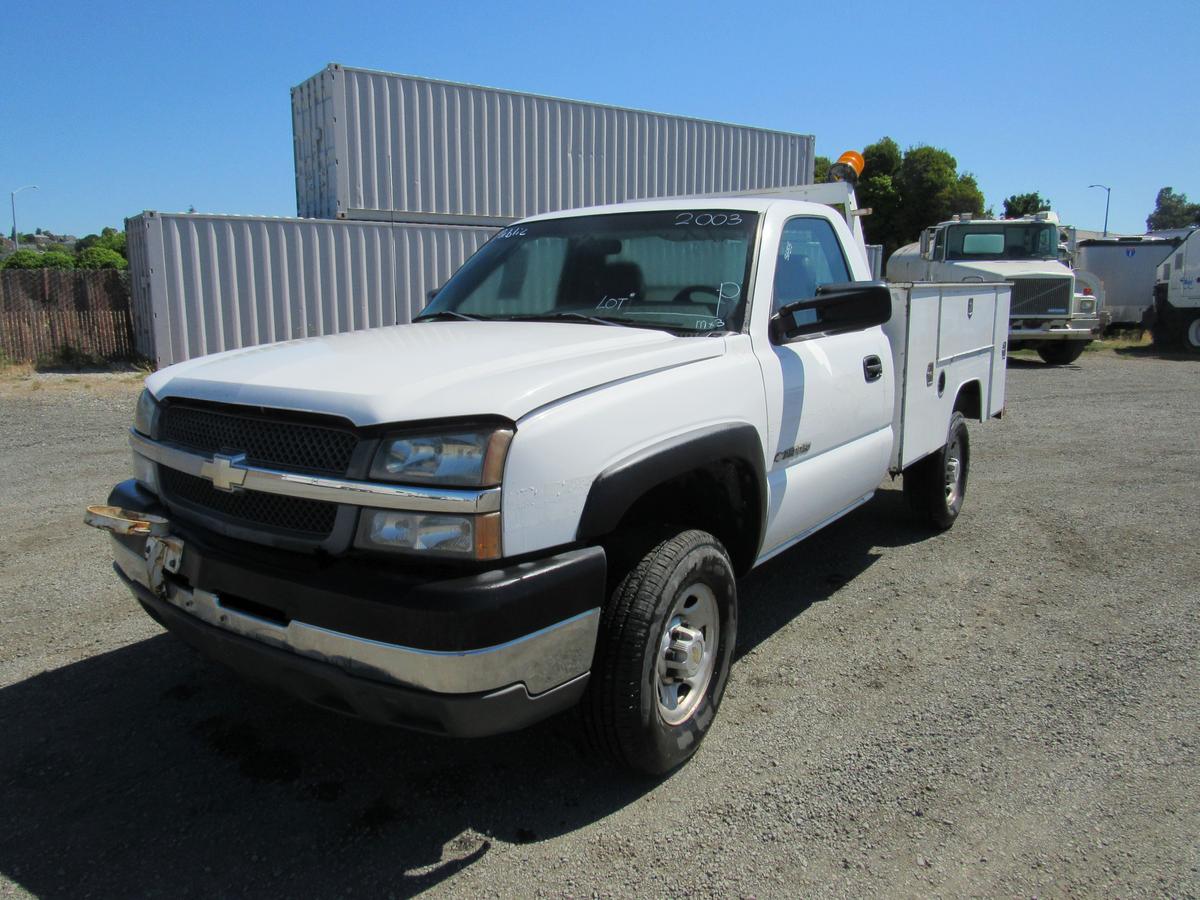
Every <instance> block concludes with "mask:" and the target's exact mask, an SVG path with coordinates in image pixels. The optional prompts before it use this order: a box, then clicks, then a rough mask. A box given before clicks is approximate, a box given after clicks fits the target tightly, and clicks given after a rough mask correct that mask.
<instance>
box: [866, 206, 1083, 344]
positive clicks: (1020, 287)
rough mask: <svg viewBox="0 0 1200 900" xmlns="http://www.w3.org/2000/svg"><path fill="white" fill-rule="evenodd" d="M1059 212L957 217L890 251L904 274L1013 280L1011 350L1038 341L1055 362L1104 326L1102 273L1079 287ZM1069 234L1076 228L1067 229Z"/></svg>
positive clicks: (908, 277)
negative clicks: (1014, 216)
mask: <svg viewBox="0 0 1200 900" xmlns="http://www.w3.org/2000/svg"><path fill="white" fill-rule="evenodd" d="M1060 230H1061V229H1060V225H1059V223H1058V217H1057V216H1056V215H1055V214H1054V213H1049V212H1047V213H1037V214H1036V215H1033V216H1025V217H1022V218H1018V219H983V218H972V217H971V216H970V215H969V214H964V215H960V216H955V217H953V218H952V219H951V220H950V221H947V222H939V223H938V224H937V225H933V226H931V227H930V228H927V229H925V231H924V232H922V234H921V239H920V241H919V242H918V243H914V244H908V245H907V246H904V247H901V248H900V249H899V250H897V251H896V252H895V253H893V254H892V256H891V257H890V258H889V259H888V262H887V277H888V280H889V281H897V282H913V281H916V282H920V281H932V282H952V281H963V282H978V281H1007V282H1008V283H1009V284H1011V285H1012V321H1011V323H1010V329H1009V336H1008V340H1009V350H1020V349H1024V348H1030V349H1034V350H1036V351H1037V352H1038V354H1039V355H1040V356H1041V357H1042V359H1043V360H1045V361H1046V362H1048V363H1051V364H1053V365H1065V364H1067V363H1071V362H1074V361H1075V360H1076V359H1078V358H1079V355H1080V354H1081V353H1082V352H1083V349H1084V347H1086V346H1087V345H1088V343H1090V342H1091V341H1092V340H1094V339H1095V338H1097V337H1099V336H1100V333H1101V331H1102V328H1103V323H1102V321H1101V314H1100V303H1101V298H1100V296H1099V294H1100V290H1099V284H1098V283H1097V280H1096V279H1092V278H1090V277H1088V276H1086V275H1085V276H1084V279H1085V280H1086V286H1083V285H1081V286H1080V287H1079V289H1078V290H1077V285H1076V274H1077V273H1075V272H1073V271H1072V268H1071V260H1070V249H1069V244H1070V243H1071V240H1070V237H1068V242H1067V243H1068V246H1066V247H1064V245H1063V242H1062V241H1061V240H1060ZM1067 232H1068V235H1069V234H1070V232H1071V229H1067Z"/></svg>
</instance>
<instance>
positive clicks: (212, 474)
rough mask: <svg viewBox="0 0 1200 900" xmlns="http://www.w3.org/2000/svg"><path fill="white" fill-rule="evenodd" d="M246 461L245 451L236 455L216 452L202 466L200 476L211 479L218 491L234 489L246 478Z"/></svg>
mask: <svg viewBox="0 0 1200 900" xmlns="http://www.w3.org/2000/svg"><path fill="white" fill-rule="evenodd" d="M245 462H246V454H245V453H238V454H237V455H235V456H226V455H224V454H221V453H216V454H213V458H212V459H211V460H210V461H209V462H206V463H204V464H203V465H201V466H200V477H201V478H207V479H208V480H209V481H211V482H212V483H213V487H215V488H216V489H217V490H218V491H234V490H236V489H238V488H240V487H241V486H242V483H243V482H244V481H245V480H246V470H245V469H243V468H242V465H243V464H244V463H245Z"/></svg>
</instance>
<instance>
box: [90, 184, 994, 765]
mask: <svg viewBox="0 0 1200 900" xmlns="http://www.w3.org/2000/svg"><path fill="white" fill-rule="evenodd" d="M814 198H815V199H817V200H820V201H822V202H812V201H813V199H814ZM855 212H856V210H855V203H854V194H853V190H852V188H851V186H850V185H849V184H847V183H845V182H843V183H838V184H826V185H817V186H812V187H808V188H799V189H796V190H794V191H788V192H785V194H783V195H780V196H746V195H740V196H728V197H724V198H717V197H706V198H703V199H696V198H691V199H686V198H684V199H679V198H676V199H669V200H655V201H646V202H635V203H624V204H620V205H615V206H606V207H596V208H592V209H581V210H574V211H569V212H561V213H554V214H550V215H541V216H536V217H533V218H529V219H525V220H523V221H520V222H517V223H515V224H513V225H511V226H509V227H507V228H505V229H504V230H502V231H500V232H499V233H498V234H497V235H496V236H495V237H494V238H493V239H492V240H491V241H490V242H489V243H488V244H486V245H485V246H484V247H483V248H482V249H481V250H479V252H477V253H476V254H475V255H474V256H473V257H472V258H471V259H470V260H469V261H468V262H467V263H466V264H465V265H464V266H463V267H462V268H461V269H460V270H459V271H458V272H457V273H456V274H455V275H454V276H453V277H452V278H451V279H450V280H449V281H448V282H447V283H446V284H445V285H444V286H443V288H442V289H441V290H440V291H439V292H438V293H437V294H436V296H435V297H434V299H433V300H432V301H431V303H430V304H429V306H428V307H427V308H426V310H425V311H424V312H423V313H422V314H421V315H420V316H419V317H418V318H417V321H415V322H414V323H413V324H410V325H399V326H394V327H388V328H377V329H372V330H367V331H359V332H354V333H348V334H340V335H337V336H332V337H320V338H310V339H306V340H298V341H291V342H288V343H282V344H276V345H272V346H261V347H254V348H251V349H245V350H235V351H230V352H227V353H222V354H217V355H214V356H209V357H204V358H200V359H195V360H190V361H188V362H184V363H180V364H178V365H175V366H171V367H170V368H167V369H164V370H162V371H160V372H156V373H155V374H153V375H151V376H150V377H149V378H148V379H147V380H146V389H145V391H144V392H143V394H142V395H141V398H140V399H139V401H138V404H137V410H136V415H135V417H134V423H133V428H132V430H131V432H130V443H131V445H132V449H133V469H134V478H133V479H131V480H129V481H126V482H123V483H122V484H119V485H117V486H116V487H115V488H114V489H113V491H112V493H111V495H110V496H109V498H108V504H107V505H106V506H98V507H92V508H90V509H89V510H88V513H87V521H88V523H89V524H92V525H95V526H97V527H99V528H102V529H104V530H106V531H108V532H110V533H111V536H112V548H113V551H114V554H115V557H116V561H115V568H116V571H117V573H118V574H119V575H120V577H121V578H122V580H123V581H124V582H125V583H126V584H127V585H128V587H129V588H130V589H131V590H132V592H133V594H134V596H135V597H136V598H137V599H138V601H139V602H140V603H141V604H142V605H143V606H144V607H145V609H146V611H147V612H148V613H149V614H150V615H151V616H153V617H154V618H155V619H156V620H157V621H159V622H160V623H161V624H162V625H164V626H165V627H166V628H168V629H169V630H171V631H173V632H175V633H176V634H178V635H179V636H180V637H181V638H183V639H184V640H185V641H187V642H188V643H190V644H192V645H193V646H195V647H197V648H198V649H200V650H201V651H202V652H204V653H205V654H207V655H209V656H211V657H212V658H214V659H216V660H220V661H221V662H223V663H226V664H228V665H230V666H232V667H233V668H234V669H236V670H238V671H240V672H242V673H243V674H244V675H246V676H247V677H249V678H252V679H257V680H260V681H264V682H267V683H270V684H274V685H276V686H278V687H281V688H283V689H285V690H287V691H289V692H291V693H292V694H294V695H297V696H299V697H301V698H304V699H306V700H309V701H311V702H313V703H316V704H319V705H321V706H323V707H326V708H328V709H332V710H336V711H339V712H342V713H348V714H352V715H357V716H361V717H364V718H367V719H371V720H375V721H379V722H384V723H391V724H398V725H403V726H407V727H411V728H417V729H422V730H426V731H430V732H435V733H440V734H448V735H484V734H491V733H496V732H501V731H507V730H512V729H516V728H520V727H522V726H525V725H528V724H530V723H532V722H534V721H537V720H539V719H542V718H544V717H546V716H548V715H551V714H553V713H556V712H558V711H560V710H564V709H567V708H569V707H575V706H579V707H580V710H581V716H582V719H583V722H584V725H585V728H586V730H587V731H588V733H589V734H590V736H591V738H592V739H593V741H594V743H595V744H596V745H597V746H598V747H599V748H600V749H602V750H603V751H605V752H606V753H607V754H609V755H611V757H613V758H614V759H615V760H616V761H618V762H620V763H622V764H625V765H627V766H630V767H632V768H634V769H638V770H642V771H648V772H663V771H667V770H669V769H671V768H672V767H674V766H676V765H678V764H680V763H682V762H683V761H684V760H686V759H687V758H689V757H690V756H691V755H692V753H694V752H695V750H696V748H697V746H698V745H699V743H700V741H701V739H702V738H703V737H704V735H705V733H706V732H707V730H708V729H709V727H710V726H711V724H712V722H713V717H714V714H715V713H716V711H717V708H718V706H719V704H720V702H721V697H722V693H723V691H724V689H725V684H726V680H727V678H728V677H729V672H730V663H731V660H732V658H733V650H734V645H735V642H736V633H737V621H738V613H737V603H738V599H737V586H736V585H737V583H736V579H737V577H738V576H739V575H741V574H743V573H745V572H747V571H749V570H750V569H752V568H753V567H755V566H757V565H759V564H761V563H763V562H765V561H766V560H769V559H771V558H772V557H774V556H775V555H777V554H779V553H781V552H782V551H784V550H786V549H788V548H789V547H791V546H792V545H794V544H795V543H796V542H798V541H800V540H802V539H803V538H805V537H806V536H808V535H810V534H812V533H813V532H814V531H816V530H817V529H819V528H821V527H823V526H825V525H828V524H829V523H830V522H833V521H834V520H836V519H838V518H839V517H841V516H843V515H845V514H846V513H848V512H850V511H851V510H853V509H856V508H857V507H859V506H861V505H863V504H864V503H866V502H867V501H868V500H869V499H870V498H871V496H872V494H873V493H874V492H875V490H876V489H877V488H878V487H879V485H880V482H881V481H882V480H883V479H885V478H887V477H888V476H889V474H890V475H891V476H892V477H896V476H899V475H903V479H904V482H903V484H904V491H905V493H906V494H907V495H908V497H909V500H910V501H911V504H912V506H913V508H914V510H915V511H916V512H917V513H918V514H919V516H920V517H921V519H922V520H923V521H924V522H926V523H927V524H928V525H929V526H931V527H933V528H936V529H944V528H948V527H950V525H951V524H953V522H954V521H955V519H956V518H957V517H958V515H959V511H960V509H961V507H962V504H963V499H964V496H965V493H966V488H967V475H968V471H969V467H970V463H971V453H970V442H969V438H968V431H967V424H966V423H967V421H968V420H973V421H976V422H986V421H987V420H989V419H990V418H992V417H998V416H999V415H1000V414H1001V411H1002V410H1003V408H1004V379H1005V338H1006V335H1007V323H1008V312H1009V308H1008V307H1009V286H1008V285H1007V284H1004V283H1000V284H985V283H973V284H961V283H960V284H951V285H937V284H921V285H893V286H891V287H889V286H887V285H885V284H883V283H881V282H877V281H871V280H870V273H869V269H868V262H867V256H866V253H865V250H864V243H863V238H862V228H861V225H860V222H859V219H858V218H857V216H856V215H855Z"/></svg>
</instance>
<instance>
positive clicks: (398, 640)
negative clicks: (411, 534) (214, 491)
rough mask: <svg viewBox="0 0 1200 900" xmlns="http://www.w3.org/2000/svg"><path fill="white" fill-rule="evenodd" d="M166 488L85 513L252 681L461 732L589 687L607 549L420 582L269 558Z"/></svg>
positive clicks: (497, 723)
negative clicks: (186, 515) (171, 504)
mask: <svg viewBox="0 0 1200 900" xmlns="http://www.w3.org/2000/svg"><path fill="white" fill-rule="evenodd" d="M154 500H155V498H153V495H148V494H146V493H145V491H144V490H142V489H141V488H140V487H139V486H137V485H134V484H132V483H126V484H124V485H121V486H119V487H118V489H116V490H114V492H113V496H112V497H110V501H111V502H112V503H114V506H110V507H103V508H101V507H93V508H90V509H89V511H88V514H87V516H86V519H85V521H87V524H89V525H93V526H94V527H98V528H101V529H102V530H105V531H108V532H109V533H110V535H111V536H112V546H113V552H114V560H115V564H114V567H115V568H116V570H117V572H118V573H119V574H120V575H121V577H122V580H124V581H125V583H126V584H127V585H128V586H129V588H130V590H131V591H132V592H133V593H134V595H135V597H136V598H137V599H138V601H139V602H140V603H141V604H142V605H143V607H145V608H146V610H147V612H148V613H150V615H151V616H152V617H153V618H155V619H156V620H157V621H159V622H160V623H161V624H162V625H163V626H164V627H166V628H168V629H169V630H171V631H172V632H174V633H176V634H177V635H178V636H180V637H182V638H183V639H184V640H185V641H187V642H188V643H190V644H192V645H193V646H195V647H197V648H198V649H200V650H201V651H202V652H204V653H205V654H206V655H208V656H211V657H213V658H214V659H217V660H218V661H220V662H223V663H225V664H227V665H229V666H231V667H232V668H234V669H235V670H238V671H239V672H241V673H242V674H243V675H245V676H247V677H249V678H251V679H254V680H257V681H261V682H266V683H269V684H272V685H274V686H277V687H280V688H283V689H284V690H286V691H288V692H289V693H292V694H294V695H296V696H299V697H301V698H302V699H305V700H308V701H310V702H313V703H316V704H318V705H321V706H325V707H327V708H331V709H335V710H337V711H339V712H344V713H349V714H353V715H357V716H360V717H363V718H367V719H371V720H375V721H382V722H387V723H389V724H398V725H403V726H407V727H411V728H417V729H420V730H425V731H433V732H439V733H445V734H453V735H461V736H470V735H483V734H492V733H497V732H501V731H508V730H513V729H517V728H521V727H524V726H526V725H528V724H531V723H532V722H534V721H537V720H538V719H541V718H544V717H545V716H548V715H551V714H553V713H555V712H557V711H559V710H561V709H565V708H567V707H569V706H571V705H573V704H574V703H575V702H577V701H578V699H579V697H580V696H581V695H582V692H583V689H584V687H585V686H586V682H587V677H588V671H589V669H590V667H591V661H592V655H593V652H594V649H595V641H596V633H597V629H598V625H599V605H600V602H601V601H602V597H603V589H604V579H605V561H604V554H603V551H602V550H599V549H596V548H589V549H584V550H578V551H573V552H570V553H566V554H559V555H557V556H554V557H550V558H547V559H545V560H539V561H535V562H527V563H522V564H521V565H519V566H514V567H510V568H509V569H497V570H491V571H487V572H481V573H476V574H474V575H470V576H467V577H449V578H447V577H441V578H424V579H416V580H414V579H405V578H404V577H403V576H402V575H396V574H395V573H391V575H390V577H389V573H387V572H386V571H385V572H372V571H369V570H357V569H356V567H355V565H354V562H353V561H352V560H344V561H341V562H340V564H339V565H335V566H329V565H324V566H323V571H322V573H321V576H320V577H318V576H317V573H316V571H315V570H314V571H306V565H305V564H306V563H308V562H311V561H307V560H305V559H303V558H301V557H299V556H298V555H291V556H294V557H295V558H294V559H292V560H290V563H291V565H288V564H287V563H288V562H289V561H287V560H281V559H280V556H281V554H279V553H275V554H274V556H273V557H271V558H270V559H264V560H263V562H262V565H261V566H256V565H255V564H254V562H253V560H252V559H247V558H246V557H241V558H235V557H231V556H229V555H228V554H227V553H226V554H223V553H222V552H221V550H220V549H218V548H215V547H214V546H212V545H211V544H210V543H207V542H206V541H205V539H204V536H203V535H201V534H194V535H193V534H189V533H188V531H187V529H186V526H183V525H182V523H181V524H179V525H176V524H174V523H172V522H171V521H170V519H169V518H168V516H167V515H165V510H163V509H162V508H161V507H158V506H156V505H154ZM368 569H369V567H368ZM289 573H290V574H291V576H292V577H294V579H295V580H291V579H290V578H289ZM339 584H340V585H343V587H344V590H345V593H340V594H339V593H338V585H339ZM233 588H236V591H235V590H232V589H233ZM555 600H557V603H555V602H554V601H555ZM548 603H549V605H548ZM555 607H557V609H555ZM451 623H456V625H455V624H451ZM406 635H407V637H408V640H405V639H404V637H405V636H406ZM489 636H491V637H492V638H494V639H489Z"/></svg>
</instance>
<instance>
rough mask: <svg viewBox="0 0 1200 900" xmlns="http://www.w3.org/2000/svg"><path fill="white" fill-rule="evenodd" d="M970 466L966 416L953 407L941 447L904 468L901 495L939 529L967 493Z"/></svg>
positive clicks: (952, 518) (949, 521)
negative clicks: (902, 491) (944, 440)
mask: <svg viewBox="0 0 1200 900" xmlns="http://www.w3.org/2000/svg"><path fill="white" fill-rule="evenodd" d="M970 468H971V442H970V438H969V437H968V435H967V420H966V419H965V418H964V417H963V414H962V413H961V412H958V411H955V413H954V415H952V416H951V417H950V429H949V432H948V433H947V435H946V443H945V444H943V445H942V447H941V449H939V450H936V451H935V452H933V453H930V454H929V455H928V456H926V457H925V458H924V459H920V460H917V461H916V462H915V463H913V464H912V465H911V466H909V467H908V468H907V469H905V470H904V496H905V497H906V498H907V499H908V505H909V506H910V507H911V508H912V511H913V512H914V513H915V514H916V516H917V518H918V519H920V520H921V522H922V523H924V524H926V525H928V526H930V527H931V528H934V529H936V530H938V531H945V530H946V529H947V528H949V527H950V526H951V525H953V524H954V521H955V520H956V519H957V518H958V514H959V513H960V512H961V511H962V505H963V500H965V499H966V496H967V474H968V472H969V471H970Z"/></svg>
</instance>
